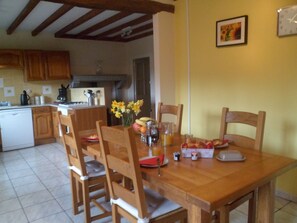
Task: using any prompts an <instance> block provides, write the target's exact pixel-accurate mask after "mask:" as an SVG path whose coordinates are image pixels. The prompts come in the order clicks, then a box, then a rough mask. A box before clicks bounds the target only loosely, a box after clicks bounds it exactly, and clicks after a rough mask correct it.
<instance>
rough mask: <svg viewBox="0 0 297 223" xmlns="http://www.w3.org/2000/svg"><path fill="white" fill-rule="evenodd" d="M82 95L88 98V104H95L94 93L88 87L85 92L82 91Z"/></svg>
mask: <svg viewBox="0 0 297 223" xmlns="http://www.w3.org/2000/svg"><path fill="white" fill-rule="evenodd" d="M84 95H85V96H86V97H87V98H88V105H89V106H92V105H94V104H95V93H94V92H93V91H92V90H90V89H88V90H87V92H86V91H84Z"/></svg>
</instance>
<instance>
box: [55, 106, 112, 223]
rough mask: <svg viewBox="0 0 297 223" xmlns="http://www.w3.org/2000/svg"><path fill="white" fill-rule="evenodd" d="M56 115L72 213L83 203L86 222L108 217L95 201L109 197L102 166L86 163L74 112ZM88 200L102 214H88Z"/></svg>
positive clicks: (95, 162)
mask: <svg viewBox="0 0 297 223" xmlns="http://www.w3.org/2000/svg"><path fill="white" fill-rule="evenodd" d="M58 117H59V118H58V119H59V124H60V127H61V131H62V137H61V138H62V141H63V144H64V148H65V150H66V155H67V159H68V165H69V166H68V168H69V170H70V183H71V191H72V207H73V214H74V215H76V214H78V213H79V211H78V208H79V206H81V205H83V207H84V214H85V222H86V223H89V222H92V221H94V220H97V219H101V218H105V217H107V216H110V215H111V213H110V212H109V211H107V210H106V209H105V208H104V207H103V206H102V205H101V204H100V203H99V202H97V201H96V200H97V199H98V198H101V197H104V196H106V197H107V198H108V199H109V194H108V193H106V191H105V190H104V189H106V188H107V186H106V185H107V181H106V175H105V169H104V166H103V165H102V164H100V163H99V162H97V161H95V160H91V161H87V162H85V159H84V154H83V152H82V147H81V143H80V140H81V139H80V137H79V133H78V131H77V126H76V122H75V118H74V115H73V114H70V115H67V116H65V115H62V114H61V113H60V112H59V115H58ZM94 191H99V193H97V192H96V195H95V196H92V197H91V196H90V193H91V192H94ZM90 202H93V204H94V205H95V206H96V207H97V208H99V209H100V210H101V212H102V213H101V214H99V215H96V216H91V211H90Z"/></svg>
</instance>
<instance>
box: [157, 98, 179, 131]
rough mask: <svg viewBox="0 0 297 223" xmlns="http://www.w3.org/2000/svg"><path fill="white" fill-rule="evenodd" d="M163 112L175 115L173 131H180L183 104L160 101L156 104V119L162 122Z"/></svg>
mask: <svg viewBox="0 0 297 223" xmlns="http://www.w3.org/2000/svg"><path fill="white" fill-rule="evenodd" d="M165 114H169V115H174V116H176V123H175V132H176V133H179V134H180V133H181V125H182V116H183V105H182V104H178V105H164V104H163V103H162V102H159V104H158V112H157V121H158V122H159V123H160V122H162V116H163V115H165Z"/></svg>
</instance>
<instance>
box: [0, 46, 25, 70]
mask: <svg viewBox="0 0 297 223" xmlns="http://www.w3.org/2000/svg"><path fill="white" fill-rule="evenodd" d="M0 68H16V69H23V68H24V60H23V53H22V51H21V50H0Z"/></svg>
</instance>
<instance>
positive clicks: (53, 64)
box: [24, 50, 71, 81]
mask: <svg viewBox="0 0 297 223" xmlns="http://www.w3.org/2000/svg"><path fill="white" fill-rule="evenodd" d="M24 61H25V80H26V81H43V80H68V79H70V78H71V75H70V56H69V52H68V51H41V50H25V51H24Z"/></svg>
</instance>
